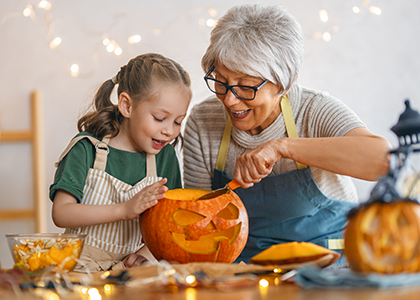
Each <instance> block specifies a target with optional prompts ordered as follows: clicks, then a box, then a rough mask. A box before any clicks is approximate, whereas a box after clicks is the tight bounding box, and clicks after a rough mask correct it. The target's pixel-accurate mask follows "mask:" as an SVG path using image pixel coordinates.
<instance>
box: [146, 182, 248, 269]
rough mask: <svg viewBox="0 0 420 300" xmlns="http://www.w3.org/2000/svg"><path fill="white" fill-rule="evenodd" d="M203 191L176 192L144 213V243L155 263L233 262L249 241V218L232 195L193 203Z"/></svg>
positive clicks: (231, 193)
mask: <svg viewBox="0 0 420 300" xmlns="http://www.w3.org/2000/svg"><path fill="white" fill-rule="evenodd" d="M206 193H208V191H206V190H197V189H175V190H170V191H168V192H166V193H165V198H164V199H161V200H159V203H158V204H157V205H155V206H154V207H152V208H150V209H148V210H147V211H146V212H144V213H143V215H142V218H141V226H142V232H143V241H144V242H145V244H146V245H147V247H148V248H149V250H150V252H151V253H152V254H153V255H154V256H155V258H156V259H157V260H162V259H164V260H167V261H169V262H178V263H189V262H224V263H231V262H233V261H234V260H235V259H236V258H237V257H238V256H239V254H240V253H241V252H242V250H243V248H244V247H245V244H246V241H247V238H248V215H247V212H246V209H245V206H244V205H243V203H242V201H241V200H240V199H239V197H238V195H237V194H235V193H234V192H233V191H230V192H229V193H226V194H224V195H221V196H219V197H216V198H213V199H209V200H196V199H197V198H199V197H200V196H202V195H204V194H206Z"/></svg>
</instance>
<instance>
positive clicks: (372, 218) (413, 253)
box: [344, 200, 420, 273]
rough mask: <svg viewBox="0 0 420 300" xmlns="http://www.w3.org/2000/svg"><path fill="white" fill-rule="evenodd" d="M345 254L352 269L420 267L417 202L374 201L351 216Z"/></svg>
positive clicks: (397, 270)
mask: <svg viewBox="0 0 420 300" xmlns="http://www.w3.org/2000/svg"><path fill="white" fill-rule="evenodd" d="M344 247H345V256H346V257H347V260H348V262H349V264H350V267H351V269H352V270H354V271H359V272H365V273H369V272H376V273H400V272H419V271H420V204H419V203H418V202H414V201H410V200H399V201H394V202H390V203H385V202H373V203H372V204H370V205H367V206H364V207H362V208H361V209H360V210H359V211H357V213H356V214H354V215H353V216H351V217H350V219H349V222H348V225H347V228H346V230H345V234H344Z"/></svg>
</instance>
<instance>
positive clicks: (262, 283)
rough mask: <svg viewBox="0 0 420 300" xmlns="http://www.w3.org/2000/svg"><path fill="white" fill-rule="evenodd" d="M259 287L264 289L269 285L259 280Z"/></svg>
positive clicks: (263, 280)
mask: <svg viewBox="0 0 420 300" xmlns="http://www.w3.org/2000/svg"><path fill="white" fill-rule="evenodd" d="M259 285H260V287H262V288H266V287H268V286H269V285H270V283H269V282H268V281H267V279H261V280H260V281H259Z"/></svg>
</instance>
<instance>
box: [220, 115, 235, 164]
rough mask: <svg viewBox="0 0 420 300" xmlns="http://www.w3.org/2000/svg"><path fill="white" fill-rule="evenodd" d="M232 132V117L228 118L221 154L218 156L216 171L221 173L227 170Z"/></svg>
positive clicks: (221, 144)
mask: <svg viewBox="0 0 420 300" xmlns="http://www.w3.org/2000/svg"><path fill="white" fill-rule="evenodd" d="M231 132H232V122H231V121H230V117H228V119H227V121H226V125H225V131H224V132H223V138H222V142H221V143H220V147H219V154H218V155H217V161H216V169H217V170H219V171H222V172H223V171H224V170H225V164H226V157H227V153H228V149H229V143H230V133H231Z"/></svg>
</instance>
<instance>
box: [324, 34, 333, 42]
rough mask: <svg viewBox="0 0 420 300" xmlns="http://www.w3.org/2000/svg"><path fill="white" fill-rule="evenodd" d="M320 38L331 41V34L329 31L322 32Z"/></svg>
mask: <svg viewBox="0 0 420 300" xmlns="http://www.w3.org/2000/svg"><path fill="white" fill-rule="evenodd" d="M322 39H323V40H324V41H325V42H329V41H331V34H330V33H329V32H324V34H323V35H322Z"/></svg>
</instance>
